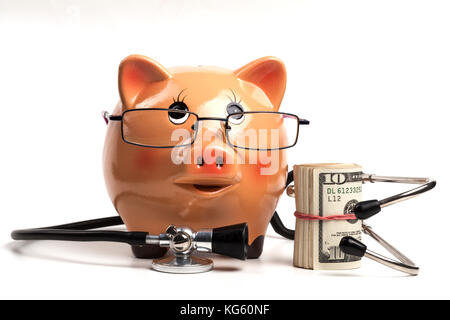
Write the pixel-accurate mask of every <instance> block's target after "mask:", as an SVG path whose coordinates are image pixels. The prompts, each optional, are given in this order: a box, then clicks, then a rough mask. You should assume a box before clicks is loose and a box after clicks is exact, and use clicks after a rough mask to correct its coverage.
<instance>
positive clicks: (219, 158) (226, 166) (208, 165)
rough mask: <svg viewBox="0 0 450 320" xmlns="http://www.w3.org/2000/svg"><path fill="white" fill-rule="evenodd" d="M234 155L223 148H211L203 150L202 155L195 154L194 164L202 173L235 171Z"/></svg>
mask: <svg viewBox="0 0 450 320" xmlns="http://www.w3.org/2000/svg"><path fill="white" fill-rule="evenodd" d="M233 162H234V161H233V154H232V153H231V152H230V151H228V150H226V149H225V148H222V147H217V146H213V147H211V146H209V147H206V148H204V149H203V150H202V152H201V154H200V153H199V152H197V154H195V152H194V164H195V165H196V166H197V168H200V169H203V170H202V171H208V169H209V170H214V171H219V170H220V171H230V170H234V169H233V167H234V163H233Z"/></svg>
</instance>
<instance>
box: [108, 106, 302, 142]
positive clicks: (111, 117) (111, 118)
mask: <svg viewBox="0 0 450 320" xmlns="http://www.w3.org/2000/svg"><path fill="white" fill-rule="evenodd" d="M145 110H159V111H167V112H178V113H184V114H186V113H187V114H189V116H190V115H193V116H194V117H195V119H196V120H195V122H194V124H193V125H192V127H191V128H192V130H194V137H193V139H192V142H191V143H188V144H179V145H175V146H150V145H145V144H139V143H134V142H131V141H127V140H126V139H125V137H124V134H123V131H124V130H123V118H124V115H125V114H126V113H128V112H133V111H145ZM258 113H265V114H280V115H287V116H290V117H294V118H295V119H296V120H297V134H296V137H295V141H294V142H293V143H292V144H291V145H289V146H286V147H281V148H270V149H260V148H250V147H241V146H238V145H235V144H233V143H231V142H230V138H229V137H228V131H229V129H231V126H229V124H228V122H229V118H230V117H232V116H236V115H246V114H258ZM102 117H103V119H104V120H105V122H106V124H107V125H108V124H109V121H120V131H121V137H122V140H123V142H125V143H128V144H131V145H134V146H138V147H144V148H157V149H172V148H179V147H186V146H190V145H193V144H194V142H195V140H196V139H197V134H198V130H197V126H196V124H197V123H198V122H199V121H204V120H215V121H222V122H225V137H226V140H227V143H228V144H229V145H230V146H232V147H233V148H238V149H244V150H254V151H276V150H283V149H288V148H292V147H293V146H295V145H296V144H297V141H298V133H299V128H300V126H301V125H309V120H306V119H301V118H299V117H298V116H297V115H295V114H293V113H287V112H279V111H243V112H234V113H230V114H229V115H228V116H227V117H226V118H220V117H199V115H198V114H197V113H195V112H192V111H188V110H177V109H168V108H139V109H129V110H125V111H124V112H122V114H121V115H110V114H109V113H108V111H102Z"/></svg>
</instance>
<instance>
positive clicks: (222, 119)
mask: <svg viewBox="0 0 450 320" xmlns="http://www.w3.org/2000/svg"><path fill="white" fill-rule="evenodd" d="M204 120H214V121H221V122H225V127H226V129H231V128H229V127H228V126H227V125H226V124H227V122H228V120H227V118H219V117H198V118H197V121H196V122H195V123H194V124H193V125H192V126H191V129H192V130H195V129H196V125H197V123H198V122H200V121H204Z"/></svg>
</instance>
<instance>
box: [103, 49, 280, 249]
mask: <svg viewBox="0 0 450 320" xmlns="http://www.w3.org/2000/svg"><path fill="white" fill-rule="evenodd" d="M285 86H286V70H285V67H284V65H283V63H282V62H281V61H280V60H279V59H277V58H274V57H265V58H260V59H258V60H255V61H253V62H250V63H249V64H247V65H245V66H243V67H241V68H239V69H237V70H235V71H230V70H227V69H222V68H217V67H204V66H199V67H176V68H165V67H163V66H162V65H160V64H159V63H157V62H156V61H154V60H152V59H150V58H147V57H145V56H140V55H131V56H129V57H127V58H125V59H124V60H123V61H122V62H121V64H120V67H119V93H120V98H121V99H120V100H121V101H120V102H119V103H118V105H117V106H116V108H115V109H114V112H113V113H112V114H113V115H121V114H122V113H123V112H125V111H127V110H131V109H137V108H172V107H174V106H175V107H180V106H181V107H182V108H185V109H188V110H189V111H191V112H195V113H196V114H197V115H198V116H199V117H208V118H224V117H226V116H227V113H229V112H230V110H238V111H239V110H241V111H278V109H279V107H280V103H281V100H282V98H283V95H284V91H285ZM143 130H148V132H147V133H148V134H150V135H151V134H158V128H157V127H156V126H149V127H148V128H144V129H143ZM205 133H209V135H210V136H214V137H215V138H216V139H215V140H214V141H205V140H204V139H203V137H204V134H205ZM183 148H184V147H182V148H147V147H142V146H137V145H133V144H130V143H126V142H125V141H124V140H123V139H122V134H121V123H120V121H111V122H109V125H108V129H107V134H106V140H105V145H104V153H103V168H104V176H105V181H106V187H107V190H108V193H109V196H110V198H111V200H112V202H113V204H114V207H115V209H116V210H117V212H118V213H119V214H120V216H121V218H122V219H123V221H124V223H125V225H126V227H127V229H128V230H130V231H145V232H149V233H151V234H159V233H162V232H164V231H165V230H166V228H167V227H168V226H169V225H171V224H173V225H176V226H188V227H190V228H192V229H194V230H198V229H200V228H214V227H221V226H226V225H232V224H237V223H242V222H247V223H248V228H249V247H248V257H249V258H257V257H259V256H260V254H261V253H262V249H263V242H264V236H265V233H266V229H267V226H268V224H269V222H270V220H271V217H272V215H273V213H274V210H275V207H276V205H277V202H278V199H279V197H280V195H281V194H282V192H283V190H284V186H285V183H286V175H287V163H286V155H285V151H284V150H276V151H273V150H272V151H268V153H269V155H274V153H276V156H277V162H276V168H275V170H272V173H271V174H261V169H262V168H264V167H268V166H270V165H271V164H270V163H267V161H265V162H264V163H263V162H262V161H260V160H259V159H258V161H257V162H256V163H250V161H245V160H248V159H249V157H251V156H252V153H259V152H260V151H255V150H245V149H238V148H233V147H232V146H230V145H229V144H227V143H226V138H225V128H224V124H223V122H221V121H214V120H213V119H211V120H210V121H202V128H201V132H199V133H198V135H197V137H196V140H195V142H194V143H193V144H192V145H191V146H189V149H186V150H187V152H188V153H192V154H193V153H194V152H195V151H200V153H201V152H202V151H206V150H208V151H209V154H211V155H212V157H213V158H214V157H216V158H218V156H217V155H218V154H220V155H221V157H223V155H226V156H234V157H231V158H234V159H240V160H241V161H233V162H231V163H229V162H227V161H225V162H224V161H223V158H221V159H220V161H212V162H210V163H202V161H201V159H200V163H199V162H197V161H196V160H195V159H194V161H191V162H190V163H175V162H174V161H173V155H174V150H176V149H177V150H176V152H180V150H178V149H183ZM199 149H200V150H199ZM270 153H272V154H270ZM253 155H254V154H253ZM272 165H273V164H272ZM133 252H134V254H135V256H137V257H140V258H156V257H160V256H162V255H163V254H164V253H165V249H162V248H160V247H157V246H151V245H146V246H139V247H138V246H135V247H133Z"/></svg>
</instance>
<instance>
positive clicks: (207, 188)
mask: <svg viewBox="0 0 450 320" xmlns="http://www.w3.org/2000/svg"><path fill="white" fill-rule="evenodd" d="M192 186H193V187H194V188H195V189H197V190H198V191H201V192H217V191H220V190H222V189H226V188H228V187H230V186H231V184H230V185H225V186H214V185H202V184H193V185H192Z"/></svg>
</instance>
